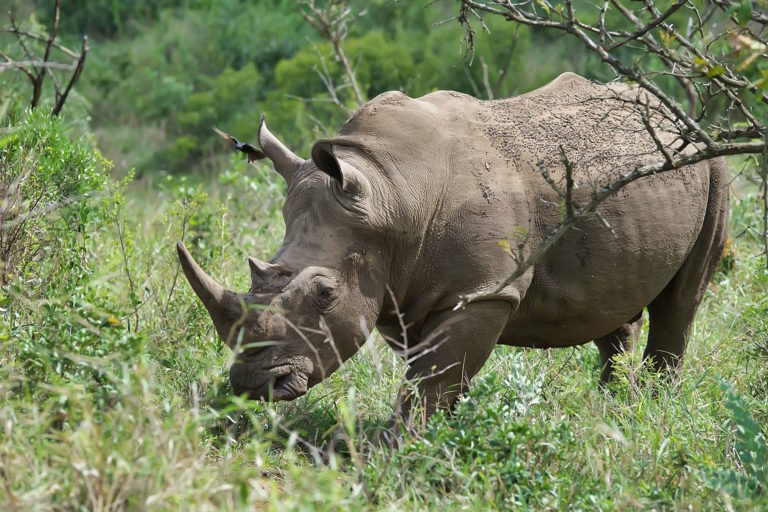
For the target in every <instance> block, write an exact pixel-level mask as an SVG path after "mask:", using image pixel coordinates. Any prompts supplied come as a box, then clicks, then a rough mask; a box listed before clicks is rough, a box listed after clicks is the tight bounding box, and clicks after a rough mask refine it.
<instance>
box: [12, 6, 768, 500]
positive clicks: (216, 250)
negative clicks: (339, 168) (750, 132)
mask: <svg viewBox="0 0 768 512" xmlns="http://www.w3.org/2000/svg"><path fill="white" fill-rule="evenodd" d="M77 4H78V3H77V2H71V3H70V2H64V3H63V5H62V24H61V40H62V41H64V43H65V44H70V43H71V45H72V46H76V45H77V44H78V43H77V42H78V41H79V38H80V36H81V35H82V34H83V33H86V32H87V33H88V34H89V36H90V43H89V44H90V46H91V52H90V53H89V56H88V59H89V60H88V62H87V64H86V71H85V73H84V74H83V76H82V78H81V79H80V82H78V85H77V87H76V89H75V92H74V93H73V96H72V98H71V99H70V100H69V101H68V103H67V105H66V106H65V108H64V110H63V112H62V115H60V116H58V117H51V116H50V104H51V102H52V101H53V97H52V93H51V91H50V90H46V93H45V94H46V96H44V98H43V100H44V101H43V104H41V106H39V107H38V108H36V109H35V110H30V109H29V108H28V107H27V105H28V103H29V88H28V84H27V82H26V77H24V76H23V75H22V74H20V73H11V72H3V73H0V198H2V203H1V204H2V207H0V223H1V225H2V231H1V232H0V233H1V234H2V236H0V255H2V258H1V259H2V291H1V293H0V313H1V314H2V321H0V396H2V402H0V509H2V510H25V509H27V510H29V509H34V510H73V509H77V510H112V509H123V508H124V509H131V510H145V509H160V510H176V509H205V510H219V509H243V510H251V509H254V508H255V509H259V510H261V509H267V510H294V509H302V510H348V509H350V510H361V509H375V510H378V509H384V510H410V509H445V510H464V509H469V510H487V509H492V510H493V509H531V510H541V509H566V508H573V509H579V510H596V509H601V510H614V509H619V510H624V509H638V510H647V509H652V508H653V509H691V510H704V509H706V510H714V509H716V510H720V509H737V510H761V509H765V508H766V507H768V448H767V445H766V428H765V425H768V398H767V393H768V271H766V261H765V256H764V255H762V256H761V255H760V252H761V243H762V242H761V240H760V233H759V232H758V230H757V227H758V226H760V222H761V215H762V211H761V208H762V206H761V205H762V198H761V196H760V190H759V188H758V182H759V172H760V170H759V168H758V167H757V160H754V159H746V158H742V157H734V158H733V159H732V160H731V161H730V167H731V170H732V176H733V182H732V185H731V187H732V195H733V199H732V212H731V241H730V243H729V246H728V247H727V249H726V254H725V258H724V260H723V262H722V263H721V268H720V271H719V272H718V274H717V276H716V278H715V279H714V281H713V282H712V284H711V285H710V288H709V290H708V291H707V294H706V297H705V300H704V303H703V305H702V307H701V309H700V312H699V314H698V316H697V320H696V323H695V327H694V330H693V333H692V335H691V341H690V344H689V348H688V351H687V353H686V358H685V362H684V365H683V369H682V371H681V373H680V375H679V378H677V379H676V380H674V381H673V382H671V383H669V382H666V381H664V380H661V379H660V380H658V381H657V382H651V381H653V380H654V379H655V377H654V376H653V375H649V374H648V372H646V371H645V370H644V369H643V368H642V365H641V361H640V358H641V354H642V348H643V345H644V340H645V338H646V337H647V325H646V330H644V332H643V334H642V335H641V340H640V343H639V344H638V347H637V348H636V350H635V351H634V352H632V353H630V354H627V355H626V356H625V357H624V358H623V359H622V360H621V361H620V363H619V370H618V372H617V373H618V376H617V380H616V382H615V383H614V384H613V385H612V387H611V388H610V389H601V388H599V387H598V385H597V382H598V379H599V373H600V372H599V368H598V364H599V363H598V361H599V358H598V352H597V349H596V348H595V347H594V346H593V345H591V344H590V345H585V346H583V347H578V348H573V349H562V350H550V351H541V350H528V349H517V348H510V347H499V348H497V349H496V350H495V352H494V354H493V356H492V357H491V360H490V361H489V362H488V363H487V364H486V366H485V367H484V368H483V370H482V371H481V373H480V374H479V375H478V376H477V377H476V378H475V379H474V381H473V386H472V389H471V391H470V392H469V393H468V395H467V396H466V397H464V398H463V399H462V400H461V401H460V403H459V404H458V406H457V408H456V411H455V413H454V414H453V415H447V414H438V415H437V416H436V417H435V418H434V419H432V420H431V421H430V422H429V424H428V426H427V428H426V430H425V431H424V432H423V433H422V435H421V436H420V437H412V438H406V439H404V440H403V442H402V445H401V446H400V448H399V449H398V450H394V451H393V450H389V449H386V448H383V447H381V446H380V445H379V444H377V443H375V442H371V441H373V440H375V439H376V437H377V435H378V434H379V432H380V431H381V429H383V428H384V427H385V426H386V424H387V421H388V420H389V417H390V415H391V412H392V406H393V404H394V398H395V394H396V391H397V388H398V386H399V385H400V383H401V379H402V375H403V372H404V368H403V365H402V362H401V361H400V360H399V359H398V358H397V357H396V355H395V354H394V353H393V352H392V351H391V350H390V349H389V348H388V347H387V346H386V344H385V343H384V342H383V341H382V340H381V339H379V337H378V336H374V337H373V338H372V339H371V340H369V341H368V342H367V344H366V345H365V346H364V347H363V349H362V350H361V351H360V353H359V354H357V355H356V356H355V357H353V358H352V359H351V360H349V361H348V362H347V363H345V364H344V365H343V366H342V368H341V369H339V370H338V371H337V372H336V373H334V374H333V375H332V376H331V377H330V378H329V379H328V380H327V381H326V382H325V383H323V384H321V385H318V386H316V387H315V388H313V389H311V390H310V391H309V393H308V394H307V395H306V396H304V397H302V398H300V399H298V400H296V401H294V402H291V403H279V404H264V403H260V402H251V401H246V400H243V399H242V398H240V397H237V396H233V395H232V393H231V389H230V387H229V383H228V380H227V378H228V368H229V365H230V364H231V362H232V360H233V356H232V354H231V352H230V351H229V349H228V348H227V347H226V346H225V345H224V343H223V342H222V340H221V339H220V338H219V337H218V336H217V335H216V334H215V331H214V329H213V326H212V324H211V321H210V317H209V316H208V314H207V312H206V311H205V309H204V308H203V306H202V305H201V304H200V302H199V300H198V299H197V297H196V296H195V295H194V293H193V291H192V290H191V288H190V287H189V285H188V283H187V282H186V280H185V279H184V276H183V274H181V273H180V268H179V264H178V261H177V259H176V253H175V249H174V245H175V242H176V241H178V240H184V241H185V243H186V245H187V247H188V248H189V249H190V251H191V252H192V253H193V255H194V257H195V258H196V259H197V260H198V261H200V262H201V264H202V265H203V266H204V267H205V268H206V269H207V270H209V271H210V272H211V274H213V275H216V276H217V277H219V276H220V277H221V279H222V282H223V284H225V285H226V286H228V287H229V288H233V289H239V290H244V289H247V287H248V283H249V274H248V266H247V262H246V259H247V257H248V256H255V257H258V258H262V259H268V258H269V257H270V256H271V255H273V254H274V253H275V252H276V250H277V249H278V248H279V246H280V243H281V241H282V236H283V230H284V226H283V223H282V213H281V208H282V199H283V197H284V184H283V181H282V179H281V178H280V177H279V176H278V175H277V174H276V173H275V172H274V171H273V170H272V169H271V167H270V166H269V165H268V164H258V165H249V164H247V163H246V162H245V161H244V160H243V159H242V158H240V155H230V154H229V153H228V151H227V148H226V147H224V146H223V145H222V143H221V141H220V140H218V139H216V138H215V135H213V134H212V132H211V131H210V126H211V125H212V124H216V125H218V126H220V127H222V128H224V129H226V130H227V131H229V132H231V133H233V134H235V135H237V136H238V137H240V136H242V137H243V138H245V139H249V138H250V140H253V139H254V138H255V134H256V130H257V124H258V119H259V114H260V113H261V112H266V114H267V119H268V121H269V123H270V129H271V130H272V131H273V132H275V133H276V134H279V135H280V137H281V138H282V139H284V140H285V141H286V142H287V143H289V144H290V145H291V147H293V148H294V149H295V150H296V151H297V153H298V154H300V155H304V156H305V155H307V154H308V148H309V147H310V145H311V143H312V141H313V140H315V139H317V138H318V137H321V136H325V135H328V134H331V133H333V132H334V131H336V130H337V129H338V128H339V127H340V126H341V124H342V123H343V121H344V120H345V119H346V116H347V111H346V110H345V109H354V108H355V100H354V96H353V95H352V94H351V92H350V89H349V87H348V86H347V87H342V88H341V89H339V91H338V92H339V95H340V96H339V97H340V103H341V107H340V106H339V105H337V104H334V103H333V102H331V101H329V92H328V89H327V87H326V86H325V85H324V83H323V80H322V79H321V76H320V75H319V74H318V72H317V69H321V70H322V66H323V62H324V63H325V66H326V67H327V71H328V73H327V76H329V77H331V78H332V80H333V82H334V83H335V84H337V85H341V86H343V85H344V84H347V81H348V77H346V76H345V73H344V71H343V69H342V67H341V65H340V63H339V62H338V60H337V59H336V58H335V55H334V53H333V52H332V49H331V47H330V45H329V43H327V42H325V41H323V40H322V39H321V38H320V36H319V35H318V34H317V33H316V31H314V30H313V29H312V27H311V26H309V25H308V24H307V22H306V21H305V20H304V18H303V17H302V16H301V14H300V13H299V12H298V10H297V9H296V7H295V6H294V5H292V4H288V3H284V2H277V1H271V0H265V1H259V2H247V1H238V0H220V1H216V2H214V1H209V0H162V1H154V2H153V1H149V0H143V1H137V2H115V1H112V0H94V1H92V2H88V7H87V8H78V7H76V5H77ZM353 6H354V7H355V9H356V11H355V12H356V13H358V14H360V13H362V12H363V7H365V10H366V12H365V13H363V14H362V15H360V16H359V17H358V18H356V20H355V22H354V23H353V24H352V25H351V29H350V34H349V36H348V39H347V40H346V41H345V43H344V44H345V46H344V47H345V50H346V52H347V53H348V55H349V57H350V59H351V61H352V62H353V63H354V67H355V71H356V76H357V80H358V82H359V83H360V84H361V86H362V88H363V91H364V95H365V96H366V97H367V98H371V97H373V96H375V95H376V94H378V93H380V92H382V91H385V90H391V89H402V90H403V91H405V92H407V93H408V94H410V95H421V94H424V93H427V92H429V91H432V90H434V89H437V88H444V89H456V90H461V91H464V92H467V93H470V94H475V95H477V96H479V97H484V98H487V97H488V91H487V90H486V87H485V85H484V83H486V82H488V84H489V85H490V88H491V89H492V90H491V91H490V92H491V94H492V95H494V96H495V97H503V96H508V95H512V94H516V93H519V92H523V91H526V90H529V89H532V88H534V87H536V86H538V85H540V84H542V83H544V82H546V81H548V80H549V79H551V78H553V77H554V76H556V75H558V74H560V73H561V72H563V71H568V70H572V71H577V72H580V73H582V74H585V75H587V76H589V77H591V78H596V79H604V80H607V79H610V78H611V77H612V75H611V74H610V72H609V70H607V69H606V68H604V67H602V66H600V64H599V62H598V61H597V60H596V59H594V58H591V57H587V56H585V55H584V54H583V53H581V52H580V51H579V49H578V48H576V47H574V45H573V43H571V42H569V41H568V40H564V39H561V38H558V37H555V36H554V35H552V34H549V33H545V32H538V31H532V30H528V29H525V28H520V30H519V31H518V32H517V33H516V35H514V32H513V31H511V30H510V28H509V27H508V26H505V25H504V22H503V20H500V21H498V22H495V21H491V20H489V30H490V35H488V34H485V35H483V34H481V33H478V34H477V36H476V37H477V41H476V42H475V45H476V50H477V51H476V54H475V56H474V61H473V63H472V64H471V65H470V63H469V59H468V57H467V56H466V55H465V54H464V52H463V48H464V47H463V44H464V43H463V41H464V40H463V37H464V32H463V30H462V28H461V27H460V26H459V25H458V24H456V23H455V22H454V21H449V22H447V23H445V24H437V23H438V22H440V21H443V20H445V19H448V18H450V17H452V16H455V10H456V9H455V5H453V4H451V3H438V4H437V5H433V6H425V5H424V2H405V3H399V2H398V3H391V2H389V1H384V0H376V1H373V2H365V3H362V2H360V3H358V4H356V3H354V2H353ZM11 7H12V8H13V9H14V10H15V12H16V19H17V20H20V21H21V22H23V23H24V24H25V26H27V27H28V28H30V27H31V28H38V29H41V30H44V27H45V26H46V23H47V22H48V19H49V17H50V13H49V11H50V6H49V3H48V2H44V1H42V0H37V2H36V4H35V6H34V7H31V6H29V5H27V3H26V2H21V1H15V2H14V1H12V2H11ZM513 36H514V37H513ZM16 44H17V42H16V39H15V38H14V37H12V36H11V35H9V34H0V50H2V51H4V52H6V53H8V52H12V51H15V50H16V49H17V47H16ZM483 65H485V66H487V74H488V75H489V77H490V78H489V79H487V80H486V79H484V78H483V75H484V72H483ZM500 70H505V72H504V73H503V74H500ZM497 81H498V83H497Z"/></svg>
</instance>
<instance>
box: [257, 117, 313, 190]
mask: <svg viewBox="0 0 768 512" xmlns="http://www.w3.org/2000/svg"><path fill="white" fill-rule="evenodd" d="M259 145H260V146H261V150H262V151H264V155H266V157H267V158H269V159H270V160H271V161H272V164H273V165H274V166H275V170H276V171H277V172H279V173H280V175H281V176H282V177H283V178H284V179H285V181H286V182H288V183H290V182H291V178H292V177H293V173H294V172H295V171H296V169H297V168H298V167H299V165H301V164H302V162H304V160H302V159H301V158H299V157H298V156H296V155H295V154H294V153H293V152H292V151H291V150H290V149H288V148H287V147H285V145H284V144H283V143H282V142H280V141H279V140H277V137H275V136H274V135H272V132H270V131H269V130H268V129H267V121H266V119H265V117H264V114H262V115H261V122H260V123H259Z"/></svg>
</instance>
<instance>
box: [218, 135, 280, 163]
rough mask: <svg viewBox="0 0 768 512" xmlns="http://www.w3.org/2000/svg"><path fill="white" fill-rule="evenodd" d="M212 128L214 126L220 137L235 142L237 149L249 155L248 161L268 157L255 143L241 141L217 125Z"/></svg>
mask: <svg viewBox="0 0 768 512" xmlns="http://www.w3.org/2000/svg"><path fill="white" fill-rule="evenodd" d="M211 128H213V131H215V132H216V134H217V135H218V136H219V137H221V138H222V139H224V140H226V141H227V142H230V143H231V144H233V145H234V146H235V151H242V152H243V153H245V154H246V155H248V162H253V161H254V160H261V159H262V158H266V157H267V155H265V154H264V151H262V150H260V149H259V148H257V147H256V146H254V145H253V144H247V143H243V142H240V141H239V140H237V139H236V138H234V137H233V136H231V135H230V134H228V133H226V132H223V131H221V130H219V129H218V128H216V127H215V126H212V127H211Z"/></svg>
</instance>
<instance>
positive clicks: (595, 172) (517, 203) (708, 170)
mask: <svg viewBox="0 0 768 512" xmlns="http://www.w3.org/2000/svg"><path fill="white" fill-rule="evenodd" d="M639 94H640V93H639V89H631V88H629V87H626V86H623V85H615V84H614V85H611V86H604V85H598V84H594V83H591V82H589V81H587V80H585V79H583V78H581V77H579V76H577V75H574V74H570V73H567V74H564V75H562V76H560V77H559V78H557V79H556V80H554V81H553V82H552V83H550V84H549V85H547V86H545V87H542V88H540V89H538V90H536V91H533V92H531V93H528V94H525V95H522V96H519V97H515V98H509V99H505V100H498V101H480V100H477V99H474V98H472V97H470V96H466V95H464V94H460V93H456V92H450V91H438V92H435V93H432V94H429V95H427V96H424V97H421V98H418V99H412V98H409V97H408V96H406V95H404V94H401V93H398V92H390V93H385V94H382V95H380V96H378V97H376V98H375V99H373V100H372V101H370V102H368V103H366V104H365V105H364V106H363V107H362V108H360V109H359V110H358V111H357V113H355V114H354V115H353V116H352V118H350V119H349V120H348V121H347V123H346V124H345V125H344V127H343V128H342V129H341V130H340V131H339V132H338V134H337V135H336V136H335V137H334V138H333V139H331V140H322V141H319V142H317V143H316V144H315V146H314V147H313V149H312V154H311V158H310V159H308V160H304V159H302V158H300V157H298V156H297V155H295V154H293V153H292V152H291V151H290V150H288V149H287V148H286V147H285V146H284V145H283V144H282V143H280V142H279V141H278V140H277V139H276V138H275V137H274V136H273V135H272V134H271V133H270V132H269V131H268V130H267V128H266V125H265V123H264V121H263V120H262V123H261V127H260V131H259V136H258V142H259V146H260V147H261V151H263V154H264V156H265V157H266V158H268V159H270V160H271V161H272V163H273V164H274V166H275V169H276V170H277V171H278V172H279V173H280V174H281V175H282V176H283V177H284V178H285V180H286V181H287V183H288V189H287V190H288V191H287V196H286V200H285V206H284V210H283V212H284V217H285V224H286V235H285V239H284V241H283V244H282V247H281V248H280V250H279V251H278V252H277V254H276V255H275V256H274V257H273V258H272V259H271V260H270V262H269V263H266V262H259V261H256V260H254V259H251V260H250V267H251V281H252V283H251V288H250V291H249V292H248V293H236V292H232V291H229V290H226V289H224V288H223V287H221V286H220V285H219V284H218V283H216V281H215V280H214V279H212V278H211V277H210V276H208V275H207V274H206V273H205V272H204V271H203V270H202V269H201V268H200V267H199V266H198V265H197V264H196V263H195V262H194V260H193V259H192V257H191V256H190V254H189V253H188V252H187V250H186V248H185V247H184V246H183V245H182V244H179V247H178V249H179V257H180V260H181V264H182V267H183V270H184V273H185V275H186V276H187V279H188V280H189V282H190V284H191V285H192V287H193V289H194V290H195V292H196V293H197V295H198V296H199V297H200V299H201V300H202V302H203V304H204V305H205V307H206V308H207V309H208V311H209V313H210V315H211V318H212V320H213V323H214V325H215V326H216V329H217V331H218V333H219V335H220V336H221V337H222V338H224V339H225V340H227V342H228V344H229V345H230V346H231V347H233V348H237V347H239V346H242V347H247V348H245V350H243V351H242V353H241V354H239V356H238V360H237V362H236V363H235V364H234V365H233V366H232V368H231V370H230V381H231V383H232V387H233V390H234V392H235V393H238V394H240V393H247V394H248V395H249V396H250V397H253V398H264V399H269V398H272V399H275V400H291V399H294V398H296V397H299V396H301V395H303V394H305V393H306V392H307V390H308V389H309V388H311V387H312V386H313V385H315V384H317V383H318V382H320V381H321V380H323V379H324V378H325V377H327V376H328V375H329V374H330V373H332V372H333V371H334V370H335V369H336V368H338V367H339V366H340V365H341V364H342V363H343V362H344V361H345V360H346V359H348V358H349V357H351V356H352V355H353V354H354V353H355V352H356V351H357V350H358V349H359V348H360V346H361V345H362V344H363V343H365V341H366V337H367V335H368V333H369V328H370V326H373V325H375V326H376V327H377V329H378V331H379V332H380V333H381V334H382V335H383V336H384V338H385V339H386V340H387V341H388V343H389V344H390V345H392V347H393V348H395V349H400V348H401V347H410V348H413V352H411V353H410V355H409V356H406V357H408V359H409V364H408V372H407V377H408V378H409V379H413V380H415V381H416V382H418V394H417V395H418V400H419V402H420V405H422V406H423V407H424V410H425V411H426V414H427V415H429V414H431V413H432V412H433V411H434V410H435V409H436V408H449V407H451V406H452V404H453V403H454V402H455V400H456V398H457V397H458V396H459V394H460V393H461V392H463V391H465V390H466V389H467V386H468V384H469V382H470V380H471V378H472V377H473V376H474V375H475V374H476V373H477V372H478V370H479V369H480V368H481V367H482V366H483V364H484V363H485V361H486V360H487V358H488V357H489V355H490V354H491V351H492V350H493V348H494V346H496V345H497V344H506V345H515V346H526V347H538V348H552V347H569V346H574V345H581V344H584V343H588V342H590V341H594V342H595V343H596V344H597V346H598V348H599V349H600V357H601V364H602V373H601V380H602V381H607V380H608V379H610V377H611V371H612V358H613V356H614V355H615V354H617V353H619V352H621V351H624V350H626V349H627V348H628V347H629V346H631V344H632V342H633V340H634V338H635V337H636V335H637V332H638V331H639V326H640V325H641V323H642V321H643V317H642V312H643V310H644V308H646V307H647V308H648V311H649V322H650V333H649V337H648V344H647V346H646V348H645V357H646V359H647V360H648V361H649V362H651V363H652V364H653V365H655V367H657V368H659V369H665V370H666V369H670V370H672V369H674V368H676V367H677V366H678V365H679V363H680V360H681V358H682V356H683V353H684V352H685V348H686V343H687V341H688V333H689V330H690V327H691V324H692V322H693V319H694V315H695V313H696V310H697V308H698V306H699V304H700V302H701V300H702V297H703V295H704V292H705V290H706V287H707V284H708V282H709V280H710V278H711V277H712V275H713V273H714V272H715V269H716V266H717V262H718V260H719V258H720V255H721V253H722V250H723V246H724V244H725V240H726V231H727V224H728V222H727V221H728V180H727V175H726V169H725V164H724V161H723V160H722V159H713V160H706V161H698V162H694V161H692V163H691V164H690V165H686V166H684V167H682V168H679V169H674V170H668V171H666V172H663V173H660V174H650V173H649V174H648V175H643V176H640V177H637V179H634V180H630V181H628V182H627V183H625V184H624V185H623V186H622V187H621V188H618V189H616V190H613V191H611V194H607V195H605V197H603V198H602V200H601V201H600V202H599V204H595V205H594V208H592V209H591V210H589V211H585V212H583V213H582V214H581V215H580V216H579V217H578V218H577V219H576V220H575V221H574V222H573V225H572V226H570V229H568V230H566V231H565V232H563V233H562V234H561V235H560V236H559V237H558V238H557V239H556V240H555V241H553V242H550V245H549V246H548V248H547V250H546V251H543V252H542V253H541V254H539V255H538V259H536V261H535V262H534V263H533V264H532V265H531V266H530V267H529V268H527V269H525V271H524V272H522V273H521V274H520V275H519V276H518V277H517V278H516V279H514V280H513V281H511V282H509V283H508V285H507V286H505V287H503V288H502V289H497V285H498V283H500V282H502V281H503V280H504V279H505V278H506V277H507V276H509V275H511V274H513V272H515V270H516V268H517V266H518V264H519V262H520V261H523V260H525V259H527V258H528V257H529V256H531V254H533V253H535V252H536V251H537V250H538V249H539V248H540V247H541V245H542V244H543V243H544V242H545V241H546V240H548V239H549V237H550V236H551V234H552V233H553V232H554V231H555V230H557V229H558V227H559V226H561V224H562V221H563V211H562V205H563V200H562V197H561V194H559V193H558V191H557V187H553V186H551V184H550V183H548V181H551V182H553V183H556V184H562V183H565V180H566V167H569V168H570V170H569V171H568V172H569V173H571V176H570V178H569V179H570V180H572V182H573V184H575V185H579V186H572V187H570V192H569V193H570V194H571V196H570V200H569V201H571V205H570V206H568V208H572V207H573V206H574V205H586V204H588V203H589V201H590V199H591V198H592V197H593V196H592V194H593V192H594V190H600V187H601V186H604V185H605V184H609V183H612V182H614V181H615V180H616V179H621V177H622V176H626V175H628V174H630V173H631V172H632V171H633V170H635V169H638V168H641V167H643V166H647V165H651V164H654V163H657V162H659V161H664V157H663V155H662V154H661V153H660V150H659V146H658V142H659V141H663V142H664V143H665V144H667V143H669V141H670V137H673V136H672V135H670V134H669V133H668V132H667V130H666V123H667V118H666V117H665V115H664V109H663V107H658V108H656V107H654V108H655V109H656V110H655V111H654V112H653V113H651V114H650V115H647V116H646V115H643V114H642V109H638V108H636V106H637V105H638V102H639V101H640V100H639V99H638V98H640V96H639ZM649 123H650V125H651V126H652V128H653V129H652V130H651V131H649V130H648V126H649ZM564 155H565V158H564ZM542 170H544V171H546V175H547V176H548V180H545V179H544V178H543V177H542ZM510 233H524V234H525V236H524V238H525V243H524V244H521V245H520V247H519V248H518V249H519V254H518V257H515V258H513V257H510V255H509V254H508V252H505V250H504V248H503V247H501V246H500V245H499V242H500V241H502V240H506V239H508V237H509V236H510ZM470 296H471V297H477V298H478V299H477V300H473V301H467V303H466V304H465V305H464V307H463V308H461V309H459V310H457V311H454V306H455V305H456V304H457V303H458V302H459V301H460V300H461V299H462V298H466V297H470ZM397 311H399V312H401V313H402V317H401V316H400V315H399V314H397V313H396V312H397ZM403 326H404V327H405V328H403ZM265 342H267V343H265ZM248 347H249V348H248ZM406 352H407V351H406ZM415 356H418V357H415ZM416 399H417V396H416V395H414V394H412V393H408V392H405V390H403V391H402V392H401V393H400V394H399V397H398V403H397V405H396V410H397V411H399V412H400V413H401V414H402V415H403V416H405V417H407V416H408V415H409V414H410V411H411V408H412V405H413V403H415V401H416Z"/></svg>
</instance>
